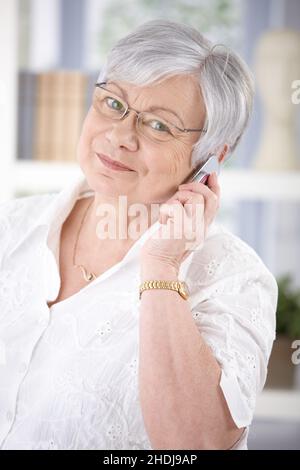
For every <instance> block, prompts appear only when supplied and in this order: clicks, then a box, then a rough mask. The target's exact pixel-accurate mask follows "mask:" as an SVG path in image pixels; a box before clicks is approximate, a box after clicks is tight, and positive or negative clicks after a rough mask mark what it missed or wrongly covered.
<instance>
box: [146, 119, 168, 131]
mask: <svg viewBox="0 0 300 470" xmlns="http://www.w3.org/2000/svg"><path fill="white" fill-rule="evenodd" d="M149 124H150V126H151V127H152V129H154V130H155V131H160V132H161V131H162V132H170V129H169V128H168V126H166V125H165V124H164V123H163V122H161V121H150V123H149Z"/></svg>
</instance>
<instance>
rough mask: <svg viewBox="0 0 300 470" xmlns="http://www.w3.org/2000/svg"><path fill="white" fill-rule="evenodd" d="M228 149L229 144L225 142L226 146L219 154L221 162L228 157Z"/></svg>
mask: <svg viewBox="0 0 300 470" xmlns="http://www.w3.org/2000/svg"><path fill="white" fill-rule="evenodd" d="M228 150H229V145H227V144H225V145H224V147H223V150H222V152H221V153H220V154H219V156H218V159H219V163H222V161H223V160H224V158H225V157H226V154H227V153H228Z"/></svg>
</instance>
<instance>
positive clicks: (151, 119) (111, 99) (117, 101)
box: [93, 82, 206, 142]
mask: <svg viewBox="0 0 300 470" xmlns="http://www.w3.org/2000/svg"><path fill="white" fill-rule="evenodd" d="M105 85H106V82H101V83H95V92H94V95H93V106H94V108H95V110H96V111H97V112H98V113H99V114H101V115H102V116H104V117H106V118H109V119H113V120H121V119H124V118H125V117H126V116H128V114H129V112H130V111H134V112H135V113H136V115H137V128H138V130H139V131H140V133H141V134H142V135H143V136H145V137H147V138H149V139H150V140H151V141H154V142H167V141H169V140H171V139H173V138H175V139H178V138H180V136H182V133H185V134H186V133H188V132H206V129H180V127H178V126H176V125H174V124H171V123H170V122H168V121H167V120H165V119H162V118H161V117H158V116H156V115H155V114H152V113H150V112H139V111H136V110H135V109H133V108H130V107H129V106H128V104H127V103H126V101H124V100H123V99H122V98H120V97H119V96H118V95H116V94H115V93H114V92H112V91H110V90H108V89H106V88H105Z"/></svg>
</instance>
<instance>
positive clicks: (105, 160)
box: [96, 153, 134, 171]
mask: <svg viewBox="0 0 300 470" xmlns="http://www.w3.org/2000/svg"><path fill="white" fill-rule="evenodd" d="M96 155H97V157H98V158H99V159H100V160H101V162H102V163H103V164H104V165H105V166H107V167H108V168H112V169H113V170H119V171H134V170H132V169H131V168H129V167H127V166H125V165H123V164H122V163H120V162H116V161H115V160H112V159H111V158H109V157H108V156H107V155H103V154H102V153H96Z"/></svg>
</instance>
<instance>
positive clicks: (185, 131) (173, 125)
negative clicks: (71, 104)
mask: <svg viewBox="0 0 300 470" xmlns="http://www.w3.org/2000/svg"><path fill="white" fill-rule="evenodd" d="M106 84H107V82H96V83H95V84H94V86H95V87H98V88H102V89H103V90H105V91H108V92H111V93H113V94H114V95H115V96H117V97H118V98H120V99H121V101H122V102H123V103H124V104H126V109H125V111H124V114H123V115H122V116H121V117H120V119H116V120H119V121H121V120H122V119H124V117H126V116H128V114H129V112H130V111H134V112H135V114H136V115H137V119H139V115H140V114H144V113H145V112H146V113H147V112H148V111H137V110H136V109H134V108H132V107H131V106H129V105H128V103H127V102H126V101H125V100H124V99H123V98H121V97H120V96H119V95H118V94H117V93H115V92H113V91H110V90H107V89H106V88H104V87H103V86H102V85H106ZM150 114H151V113H150ZM158 117H159V116H158ZM163 121H166V122H167V123H168V124H170V126H172V127H175V129H177V130H178V131H180V132H184V133H185V134H186V133H188V132H203V133H206V132H207V129H189V128H184V129H181V128H180V127H178V126H176V125H175V124H172V123H171V122H169V121H168V120H167V119H163ZM171 135H172V137H173V138H174V139H177V137H176V136H175V135H173V134H171Z"/></svg>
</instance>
